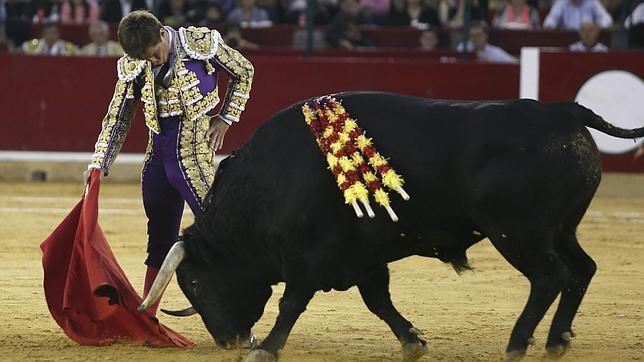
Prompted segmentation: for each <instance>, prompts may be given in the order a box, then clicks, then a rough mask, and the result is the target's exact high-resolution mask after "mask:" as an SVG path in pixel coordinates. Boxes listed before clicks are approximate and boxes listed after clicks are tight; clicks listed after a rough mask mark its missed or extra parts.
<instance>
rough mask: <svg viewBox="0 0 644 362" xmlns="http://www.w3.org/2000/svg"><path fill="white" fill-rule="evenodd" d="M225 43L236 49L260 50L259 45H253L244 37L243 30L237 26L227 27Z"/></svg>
mask: <svg viewBox="0 0 644 362" xmlns="http://www.w3.org/2000/svg"><path fill="white" fill-rule="evenodd" d="M224 42H225V43H226V44H227V45H228V46H230V47H233V48H235V49H238V50H243V49H259V45H257V44H255V43H252V42H250V41H248V40H246V39H244V38H243V37H242V32H241V28H240V27H239V25H237V24H229V25H228V26H227V27H226V35H224Z"/></svg>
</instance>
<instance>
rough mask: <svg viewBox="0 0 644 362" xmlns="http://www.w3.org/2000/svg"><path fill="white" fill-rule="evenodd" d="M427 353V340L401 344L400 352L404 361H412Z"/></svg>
mask: <svg viewBox="0 0 644 362" xmlns="http://www.w3.org/2000/svg"><path fill="white" fill-rule="evenodd" d="M426 353H427V342H425V341H423V340H421V341H420V342H415V343H405V344H403V345H402V354H403V361H404V362H413V361H416V360H417V359H419V358H420V357H422V356H423V355H425V354H426Z"/></svg>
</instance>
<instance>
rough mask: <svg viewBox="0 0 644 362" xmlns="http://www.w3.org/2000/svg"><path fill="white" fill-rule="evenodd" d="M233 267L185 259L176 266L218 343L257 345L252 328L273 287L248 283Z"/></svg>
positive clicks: (193, 301)
mask: <svg viewBox="0 0 644 362" xmlns="http://www.w3.org/2000/svg"><path fill="white" fill-rule="evenodd" d="M231 270H234V269H231V268H227V267H226V266H225V265H199V264H196V263H194V262H192V261H191V260H190V259H186V260H184V261H183V262H182V263H181V265H180V266H179V268H178V269H177V280H178V282H179V286H180V287H181V290H182V291H183V293H184V294H185V295H186V297H187V298H188V300H189V301H190V302H191V303H192V306H193V307H194V308H195V309H196V310H197V312H198V313H199V314H200V315H201V319H202V320H203V322H204V324H205V325H206V328H207V329H208V331H209V332H210V334H211V335H212V336H213V338H214V340H215V342H216V343H217V345H219V346H222V347H225V348H234V347H248V346H250V347H254V345H253V344H254V336H253V335H252V333H251V327H252V326H253V325H254V324H255V322H257V320H259V318H260V317H261V316H262V314H263V312H264V305H265V304H266V301H267V300H268V298H270V295H271V291H272V290H271V288H270V286H264V287H261V286H257V285H251V284H248V283H247V282H245V281H244V279H245V278H243V276H242V277H240V276H239V275H235V274H234V273H231Z"/></svg>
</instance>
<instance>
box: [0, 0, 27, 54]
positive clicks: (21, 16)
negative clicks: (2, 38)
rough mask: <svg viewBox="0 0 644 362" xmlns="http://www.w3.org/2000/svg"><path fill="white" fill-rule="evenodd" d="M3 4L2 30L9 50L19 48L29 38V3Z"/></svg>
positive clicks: (12, 2)
mask: <svg viewBox="0 0 644 362" xmlns="http://www.w3.org/2000/svg"><path fill="white" fill-rule="evenodd" d="M3 2H4V7H3V9H4V11H5V16H6V17H5V19H4V30H5V32H6V36H7V41H8V42H9V48H11V47H12V46H16V47H20V46H21V45H22V43H23V42H24V41H26V40H27V39H29V37H30V36H31V18H32V16H31V5H30V3H29V1H7V0H3Z"/></svg>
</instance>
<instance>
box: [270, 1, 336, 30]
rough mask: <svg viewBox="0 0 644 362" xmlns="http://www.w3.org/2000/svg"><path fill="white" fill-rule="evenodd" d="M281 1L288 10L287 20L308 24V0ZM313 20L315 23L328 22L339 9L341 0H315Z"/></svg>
mask: <svg viewBox="0 0 644 362" xmlns="http://www.w3.org/2000/svg"><path fill="white" fill-rule="evenodd" d="M280 3H281V4H282V7H283V8H284V9H285V11H286V15H285V20H286V22H287V23H289V24H297V25H298V26H300V27H304V26H306V4H307V1H306V0H281V1H280ZM314 4H315V8H314V9H313V22H314V23H315V24H328V23H329V22H330V21H331V20H332V19H333V16H334V15H335V14H336V13H337V12H338V11H339V10H338V7H339V0H318V1H315V2H314Z"/></svg>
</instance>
